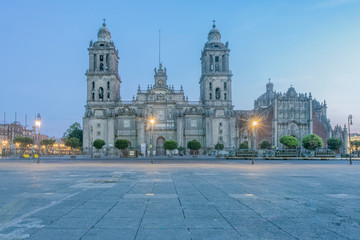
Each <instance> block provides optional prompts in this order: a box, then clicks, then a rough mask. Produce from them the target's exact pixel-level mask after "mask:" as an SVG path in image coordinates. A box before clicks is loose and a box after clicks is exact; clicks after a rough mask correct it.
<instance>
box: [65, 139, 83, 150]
mask: <svg viewBox="0 0 360 240" xmlns="http://www.w3.org/2000/svg"><path fill="white" fill-rule="evenodd" d="M65 146H68V147H70V148H71V152H72V153H73V150H74V149H79V148H80V147H81V145H80V140H79V139H78V138H75V137H72V138H66V139H65Z"/></svg>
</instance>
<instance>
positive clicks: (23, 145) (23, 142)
mask: <svg viewBox="0 0 360 240" xmlns="http://www.w3.org/2000/svg"><path fill="white" fill-rule="evenodd" d="M13 142H14V143H15V144H19V145H20V149H21V151H22V153H21V155H23V154H24V153H25V151H26V149H27V147H28V145H31V144H33V142H34V140H33V139H32V138H29V137H22V136H18V137H15V138H14V140H13Z"/></svg>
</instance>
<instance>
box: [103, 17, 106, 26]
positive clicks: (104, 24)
mask: <svg viewBox="0 0 360 240" xmlns="http://www.w3.org/2000/svg"><path fill="white" fill-rule="evenodd" d="M103 21H104V23H103V26H104V27H106V23H105V21H106V19H105V18H104V19H103Z"/></svg>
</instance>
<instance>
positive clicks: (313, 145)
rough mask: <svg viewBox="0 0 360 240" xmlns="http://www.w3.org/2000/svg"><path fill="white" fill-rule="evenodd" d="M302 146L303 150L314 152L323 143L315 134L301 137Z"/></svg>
mask: <svg viewBox="0 0 360 240" xmlns="http://www.w3.org/2000/svg"><path fill="white" fill-rule="evenodd" d="M302 145H303V147H304V148H305V149H307V150H310V151H315V150H316V149H318V148H321V147H322V146H323V141H322V139H321V137H319V136H318V135H316V134H309V135H306V136H305V137H303V139H302Z"/></svg>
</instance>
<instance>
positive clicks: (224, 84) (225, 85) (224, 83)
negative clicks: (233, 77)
mask: <svg viewBox="0 0 360 240" xmlns="http://www.w3.org/2000/svg"><path fill="white" fill-rule="evenodd" d="M226 87H227V85H226V82H224V90H226Z"/></svg>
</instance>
